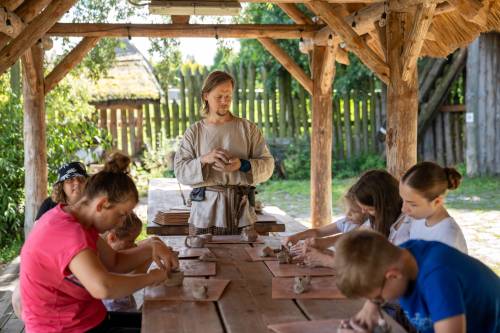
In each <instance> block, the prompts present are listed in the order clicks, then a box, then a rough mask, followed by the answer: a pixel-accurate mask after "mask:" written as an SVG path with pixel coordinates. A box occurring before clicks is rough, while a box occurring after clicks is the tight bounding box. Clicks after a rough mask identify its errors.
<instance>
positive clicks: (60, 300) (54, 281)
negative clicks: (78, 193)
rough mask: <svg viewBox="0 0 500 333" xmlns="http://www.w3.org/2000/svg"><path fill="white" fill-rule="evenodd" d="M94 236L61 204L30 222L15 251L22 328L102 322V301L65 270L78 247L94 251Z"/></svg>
mask: <svg viewBox="0 0 500 333" xmlns="http://www.w3.org/2000/svg"><path fill="white" fill-rule="evenodd" d="M98 237H99V235H98V233H97V230H96V229H94V228H90V229H86V228H84V227H83V226H82V225H81V224H80V223H78V221H77V220H76V219H75V218H74V217H73V216H72V215H70V214H68V213H66V212H64V211H63V210H62V208H61V205H57V206H56V207H55V208H54V209H52V210H50V211H48V212H47V213H45V214H44V215H43V216H42V218H40V220H39V221H38V222H37V223H36V224H35V227H34V228H33V230H32V231H31V233H30V235H29V236H28V239H27V240H26V242H25V243H24V246H23V248H22V250H21V274H20V280H21V300H22V304H23V320H24V322H25V324H26V330H27V331H28V332H30V333H37V332H85V331H87V330H89V329H91V328H93V327H96V326H97V325H99V323H100V322H101V321H103V320H104V318H105V316H106V308H105V307H104V305H103V304H102V302H101V301H100V300H98V299H95V298H93V297H92V296H91V295H90V293H89V292H88V291H87V290H86V289H85V288H84V287H83V286H82V285H81V283H80V282H79V281H78V279H77V278H76V277H75V276H74V275H72V274H71V272H70V270H69V268H68V266H69V263H70V262H71V260H72V259H73V258H74V257H75V256H76V255H77V254H78V253H80V252H81V251H83V250H85V249H92V250H94V251H96V246H97V239H98Z"/></svg>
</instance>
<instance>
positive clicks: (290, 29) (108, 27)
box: [48, 23, 321, 39]
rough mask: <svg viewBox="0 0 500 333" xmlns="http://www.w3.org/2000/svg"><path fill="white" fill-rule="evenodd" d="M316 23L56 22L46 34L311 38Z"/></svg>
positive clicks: (62, 35)
mask: <svg viewBox="0 0 500 333" xmlns="http://www.w3.org/2000/svg"><path fill="white" fill-rule="evenodd" d="M319 28H321V27H320V26H316V25H293V24H258V25H256V24H219V25H217V24H118V23H117V24H109V23H57V24H55V25H54V26H53V27H52V29H50V30H49V31H48V35H51V36H59V37H78V36H94V37H128V36H130V37H160V38H176V37H210V38H215V36H218V37H221V38H258V37H269V38H277V39H294V38H301V37H303V38H312V37H314V35H315V34H316V32H317V30H318V29H319Z"/></svg>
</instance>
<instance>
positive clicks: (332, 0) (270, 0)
mask: <svg viewBox="0 0 500 333" xmlns="http://www.w3.org/2000/svg"><path fill="white" fill-rule="evenodd" d="M239 1H240V2H251V3H274V4H280V3H304V4H309V3H311V2H313V1H315V0H239ZM325 2H329V3H341V4H344V3H377V2H383V0H326V1H325Z"/></svg>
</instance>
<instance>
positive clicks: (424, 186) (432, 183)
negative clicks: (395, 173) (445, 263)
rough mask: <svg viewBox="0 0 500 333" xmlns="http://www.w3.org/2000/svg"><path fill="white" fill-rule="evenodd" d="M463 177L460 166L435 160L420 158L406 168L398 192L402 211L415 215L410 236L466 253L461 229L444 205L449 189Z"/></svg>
mask: <svg viewBox="0 0 500 333" xmlns="http://www.w3.org/2000/svg"><path fill="white" fill-rule="evenodd" d="M461 179H462V175H460V173H459V172H458V171H457V170H455V169H453V168H443V167H441V166H439V165H438V164H436V163H433V162H421V163H418V164H416V165H414V166H413V167H411V168H410V169H409V170H408V171H406V173H405V174H404V175H403V177H402V178H401V181H400V184H399V194H400V195H401V198H403V208H402V211H403V213H404V214H406V215H408V216H410V217H411V218H412V219H413V220H412V222H411V226H410V239H423V240H432V241H439V242H442V243H445V244H447V245H449V246H452V247H454V248H456V249H458V250H460V251H462V252H464V253H467V244H466V242H465V238H464V235H463V233H462V230H461V229H460V227H459V225H458V224H457V222H456V221H455V220H454V219H453V217H451V216H450V215H449V214H448V211H447V210H446V208H445V206H444V202H445V197H446V194H447V193H448V190H454V189H456V188H458V186H459V185H460V181H461Z"/></svg>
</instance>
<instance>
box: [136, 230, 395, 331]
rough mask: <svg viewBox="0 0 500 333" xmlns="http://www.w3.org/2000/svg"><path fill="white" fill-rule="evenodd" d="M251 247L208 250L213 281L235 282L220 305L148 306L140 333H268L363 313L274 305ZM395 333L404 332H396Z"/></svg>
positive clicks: (349, 308)
mask: <svg viewBox="0 0 500 333" xmlns="http://www.w3.org/2000/svg"><path fill="white" fill-rule="evenodd" d="M163 238H164V239H166V240H167V243H168V244H169V245H171V246H174V247H177V246H179V245H180V244H181V243H182V242H183V240H184V237H163ZM269 239H270V238H269ZM269 239H268V238H266V241H269ZM247 246H250V245H244V244H231V245H229V244H209V245H208V247H209V248H210V250H211V251H212V252H213V253H214V254H215V256H216V257H217V258H218V261H217V274H216V276H215V278H224V279H230V280H231V282H230V283H229V285H228V287H227V288H226V290H225V291H224V293H223V295H222V297H221V299H219V301H217V302H179V301H149V300H145V302H144V306H143V310H142V311H143V312H142V330H141V332H155V333H162V332H172V333H174V332H175V333H184V332H185V333H196V332H202V333H215V332H220V333H222V332H229V333H245V332H248V333H260V332H269V331H268V329H267V325H269V324H277V323H284V322H292V321H302V320H315V319H330V318H346V317H349V316H352V315H353V314H355V313H356V312H357V311H358V310H359V309H360V308H361V305H362V303H363V302H362V301H360V300H273V299H272V298H271V281H272V274H271V272H270V271H269V270H268V268H267V266H266V265H265V264H264V262H262V261H261V262H251V261H249V260H250V258H249V257H248V255H247V253H246V251H245V247H247ZM207 278H208V277H207ZM393 332H404V331H403V330H400V328H398V329H396V330H393ZM312 333H313V332H312Z"/></svg>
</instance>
